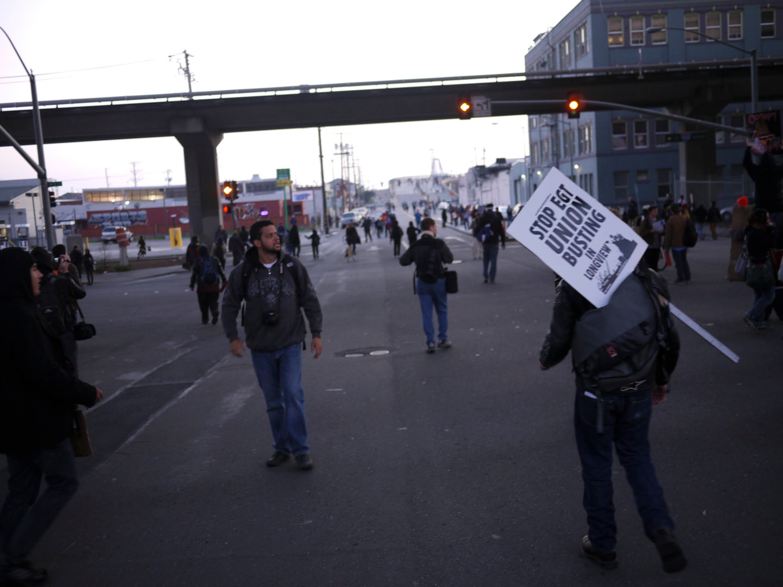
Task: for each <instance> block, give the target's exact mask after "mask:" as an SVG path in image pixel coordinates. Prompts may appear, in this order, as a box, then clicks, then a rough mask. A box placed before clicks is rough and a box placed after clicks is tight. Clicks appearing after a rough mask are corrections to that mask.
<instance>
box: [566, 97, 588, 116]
mask: <svg viewBox="0 0 783 587" xmlns="http://www.w3.org/2000/svg"><path fill="white" fill-rule="evenodd" d="M583 107H584V101H583V100H582V96H580V95H579V94H568V100H567V101H566V112H568V118H579V113H580V112H582V108H583Z"/></svg>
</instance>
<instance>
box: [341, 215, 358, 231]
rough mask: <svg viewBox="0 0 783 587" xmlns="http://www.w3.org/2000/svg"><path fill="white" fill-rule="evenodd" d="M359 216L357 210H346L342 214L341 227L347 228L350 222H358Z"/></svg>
mask: <svg viewBox="0 0 783 587" xmlns="http://www.w3.org/2000/svg"><path fill="white" fill-rule="evenodd" d="M358 221H359V218H358V216H357V214H356V212H346V213H345V214H343V215H342V216H340V228H345V227H346V226H348V225H349V224H356V223H358Z"/></svg>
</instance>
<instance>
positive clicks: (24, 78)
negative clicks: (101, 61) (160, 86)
mask: <svg viewBox="0 0 783 587" xmlns="http://www.w3.org/2000/svg"><path fill="white" fill-rule="evenodd" d="M156 61H159V62H162V61H163V60H162V59H161V58H154V59H144V60H141V61H127V62H125V63H114V64H108V65H96V66H94V67H82V68H79V69H64V70H61V71H50V72H47V73H38V74H36V77H37V78H38V79H39V80H40V79H42V78H46V77H48V76H55V75H63V74H70V73H81V72H86V71H99V70H103V69H113V68H120V67H129V66H131V65H141V64H144V63H154V62H156ZM27 79H28V77H27V75H3V76H0V80H14V81H7V82H5V81H0V84H7V83H21V82H23V81H24V82H26V81H27ZM16 80H18V81H16Z"/></svg>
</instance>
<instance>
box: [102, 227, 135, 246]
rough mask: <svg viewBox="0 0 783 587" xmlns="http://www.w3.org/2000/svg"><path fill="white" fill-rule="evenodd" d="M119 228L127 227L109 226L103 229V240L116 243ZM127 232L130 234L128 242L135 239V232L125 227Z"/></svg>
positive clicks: (103, 241)
mask: <svg viewBox="0 0 783 587" xmlns="http://www.w3.org/2000/svg"><path fill="white" fill-rule="evenodd" d="M118 228H125V227H124V226H107V227H106V228H104V229H103V230H102V231H101V242H102V243H104V244H106V243H116V242H117V229H118ZM125 234H127V235H128V242H131V241H132V240H133V233H132V232H131V231H130V230H129V229H127V228H125Z"/></svg>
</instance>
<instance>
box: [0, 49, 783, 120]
mask: <svg viewBox="0 0 783 587" xmlns="http://www.w3.org/2000/svg"><path fill="white" fill-rule="evenodd" d="M779 64H783V60H781V59H777V58H775V59H760V60H759V65H760V66H763V65H779ZM729 68H731V69H733V68H747V63H746V61H745V60H744V59H731V60H724V61H692V62H687V63H666V64H649V65H647V64H635V65H620V66H614V67H595V68H585V69H567V70H545V71H528V72H517V73H494V74H486V75H469V76H453V77H440V78H412V79H398V80H382V81H367V82H344V83H334V84H316V85H306V84H305V85H298V86H279V87H271V88H246V89H238V90H208V91H201V92H192V93H188V92H178V93H170V94H139V95H130V96H107V97H99V98H71V99H65V100H42V101H40V102H39V105H40V106H41V107H42V108H76V107H86V106H120V105H133V104H154V103H156V102H183V101H188V100H220V99H224V98H249V97H267V96H269V97H272V96H290V95H300V94H322V93H334V92H351V91H361V90H392V89H402V88H417V87H421V88H427V87H442V86H453V85H466V84H482V83H511V82H518V81H526V80H535V79H552V78H595V77H598V76H613V75H623V74H629V73H630V74H639V73H640V72H643V73H654V72H663V73H666V72H671V73H675V72H683V71H701V70H705V69H706V70H709V69H729ZM30 108H32V103H31V102H10V103H5V104H0V110H3V111H11V110H27V109H30Z"/></svg>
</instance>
